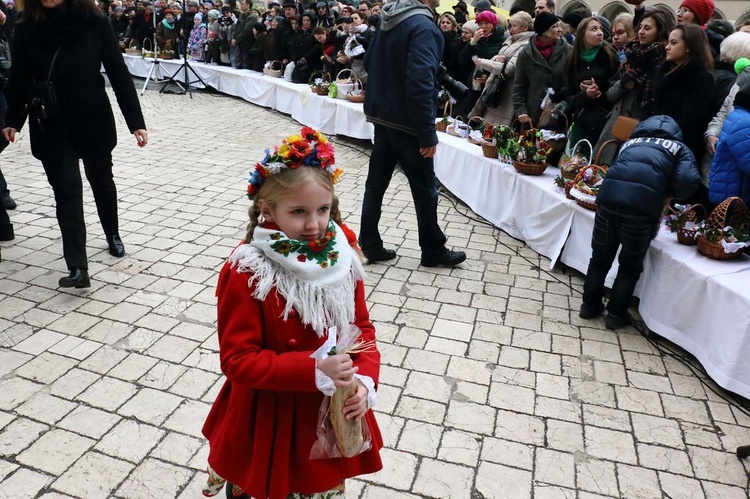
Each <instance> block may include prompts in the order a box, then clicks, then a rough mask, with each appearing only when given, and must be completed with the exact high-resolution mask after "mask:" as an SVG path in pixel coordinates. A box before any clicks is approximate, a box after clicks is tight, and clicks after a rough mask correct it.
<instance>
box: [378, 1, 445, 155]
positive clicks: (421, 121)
mask: <svg viewBox="0 0 750 499" xmlns="http://www.w3.org/2000/svg"><path fill="white" fill-rule="evenodd" d="M443 44H444V42H443V35H442V33H441V32H440V30H439V29H438V27H437V26H436V25H435V21H434V12H433V11H432V9H430V8H429V7H428V6H426V5H424V4H422V3H420V2H419V0H396V1H395V2H392V3H389V4H386V5H385V6H384V7H383V15H382V22H381V23H380V28H379V29H378V31H377V32H376V34H375V38H374V39H373V41H372V43H371V44H370V48H369V49H368V50H367V52H366V53H365V60H364V66H365V70H366V71H367V74H368V78H367V93H366V94H365V114H366V115H367V120H368V121H370V122H372V123H375V124H379V125H383V126H387V127H389V128H395V129H397V130H401V131H403V132H406V133H408V134H411V135H416V136H417V139H418V141H419V147H432V146H434V145H437V143H438V138H437V132H436V131H435V117H436V115H437V105H436V103H437V93H438V92H437V86H436V80H435V75H436V73H437V69H438V65H439V64H440V59H441V57H442V56H443Z"/></svg>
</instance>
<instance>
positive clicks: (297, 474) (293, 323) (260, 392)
mask: <svg viewBox="0 0 750 499" xmlns="http://www.w3.org/2000/svg"><path fill="white" fill-rule="evenodd" d="M252 293H253V288H250V287H248V274H240V273H237V270H236V268H234V269H233V268H231V267H230V266H229V263H226V264H225V265H224V267H223V268H222V270H221V274H220V275H219V282H218V286H217V291H216V294H217V296H218V332H219V356H220V359H221V370H222V371H223V372H224V374H225V375H226V377H227V381H226V383H224V386H223V387H222V389H221V391H220V392H219V395H218V397H217V398H216V401H215V402H214V404H213V406H212V407H211V411H210V413H209V415H208V418H207V419H206V422H205V424H204V426H203V435H205V437H206V438H207V439H208V441H209V444H210V452H209V457H208V462H209V464H210V465H211V467H212V468H213V469H214V470H215V471H216V473H218V474H219V475H220V476H221V477H223V478H225V479H227V480H229V481H230V482H232V483H234V484H237V485H239V486H240V487H242V489H243V490H244V491H245V492H246V493H247V494H249V495H250V496H252V497H254V498H257V499H263V498H270V499H276V498H279V499H286V497H287V495H288V494H289V493H291V492H299V493H305V494H310V493H314V492H324V491H327V490H330V489H332V488H333V487H335V486H336V485H338V484H339V483H341V480H343V479H345V478H349V477H353V476H357V475H362V474H367V473H374V472H376V471H378V470H380V469H381V468H382V467H383V465H382V463H381V461H380V454H379V450H380V448H381V447H382V446H383V439H382V437H381V435H380V430H379V429H378V426H377V423H376V421H375V416H374V414H373V412H372V411H368V412H367V414H366V415H365V419H366V421H367V423H368V425H369V427H370V432H371V434H372V449H370V450H369V451H367V452H365V453H363V454H360V455H358V456H355V457H353V458H349V459H346V458H338V459H320V460H310V459H309V455H310V449H311V448H312V446H313V443H314V442H315V440H316V438H317V437H316V426H317V422H318V410H319V409H320V404H321V403H322V401H323V394H322V393H321V392H320V391H318V389H317V388H316V386H315V360H314V359H311V358H310V354H311V353H312V352H314V351H315V350H317V349H318V347H319V346H320V345H322V344H323V342H324V340H325V338H318V335H317V334H316V333H315V331H313V330H312V329H311V328H310V327H305V326H303V324H302V322H301V321H300V319H299V315H298V314H297V312H296V311H292V313H291V314H290V317H289V320H288V321H286V322H285V321H283V320H282V319H281V318H280V316H281V314H282V311H283V310H284V305H285V301H284V299H283V298H282V297H281V295H279V294H278V293H277V292H276V290H275V289H274V290H272V291H271V292H270V293H269V295H268V297H267V298H266V299H265V300H264V301H262V302H261V301H259V300H256V299H254V298H253V297H252ZM355 306H356V325H357V326H358V327H359V328H360V329H361V330H362V339H363V340H364V341H369V340H374V339H375V328H374V327H373V325H372V323H371V322H370V317H369V313H368V311H367V305H366V303H365V292H364V286H363V284H362V282H361V281H360V282H359V283H358V284H357V287H356V292H355ZM352 358H353V360H354V364H355V365H356V366H358V367H359V372H358V374H362V375H365V376H369V377H371V378H372V379H373V381H375V383H376V385H377V383H378V377H379V373H380V352H378V351H377V350H375V351H372V352H368V353H362V354H357V355H353V356H352Z"/></svg>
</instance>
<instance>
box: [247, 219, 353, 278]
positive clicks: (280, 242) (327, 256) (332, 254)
mask: <svg viewBox="0 0 750 499" xmlns="http://www.w3.org/2000/svg"><path fill="white" fill-rule="evenodd" d="M267 230H270V231H272V232H271V233H270V234H269V235H268V237H269V239H271V241H273V243H271V249H273V250H274V251H275V252H276V253H279V254H280V255H283V256H285V257H295V258H296V260H297V261H298V262H299V263H306V262H313V263H316V264H318V265H320V267H321V268H324V269H325V268H327V267H328V266H329V265H330V266H334V265H336V262H338V260H339V252H338V251H335V250H334V246H335V238H336V236H337V235H338V233H337V230H336V227H335V226H334V224H333V222H332V221H329V222H328V228H327V229H326V232H325V234H323V237H321V238H320V239H315V240H313V241H304V240H298V239H289V238H288V237H287V235H286V234H284V233H283V232H281V231H280V230H279V231H276V232H273V228H268V229H267ZM253 239H255V238H253Z"/></svg>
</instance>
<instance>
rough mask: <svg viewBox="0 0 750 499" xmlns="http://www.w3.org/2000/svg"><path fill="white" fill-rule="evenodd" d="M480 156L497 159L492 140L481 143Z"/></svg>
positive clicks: (495, 147) (495, 148) (495, 146)
mask: <svg viewBox="0 0 750 499" xmlns="http://www.w3.org/2000/svg"><path fill="white" fill-rule="evenodd" d="M482 154H483V155H484V157H485V158H492V159H497V157H498V153H497V145H496V144H495V140H494V139H493V140H492V142H484V143H482Z"/></svg>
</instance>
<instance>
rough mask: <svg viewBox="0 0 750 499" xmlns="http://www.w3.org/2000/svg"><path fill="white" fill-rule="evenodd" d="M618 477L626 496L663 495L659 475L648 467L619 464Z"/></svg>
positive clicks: (623, 494) (621, 489)
mask: <svg viewBox="0 0 750 499" xmlns="http://www.w3.org/2000/svg"><path fill="white" fill-rule="evenodd" d="M617 477H618V479H619V483H620V491H621V493H622V496H624V497H634V498H635V497H639V498H640V497H643V498H647V497H658V496H660V495H661V488H660V486H659V477H658V476H657V474H656V472H655V471H653V470H649V469H646V468H639V467H637V466H630V465H627V464H620V463H618V464H617Z"/></svg>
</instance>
